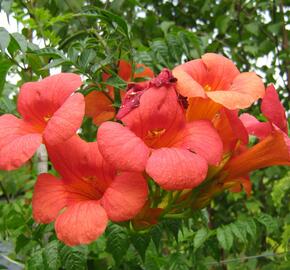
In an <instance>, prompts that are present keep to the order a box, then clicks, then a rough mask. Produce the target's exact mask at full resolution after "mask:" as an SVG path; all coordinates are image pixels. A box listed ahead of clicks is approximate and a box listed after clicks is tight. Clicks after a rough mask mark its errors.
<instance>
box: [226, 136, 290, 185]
mask: <svg viewBox="0 0 290 270" xmlns="http://www.w3.org/2000/svg"><path fill="white" fill-rule="evenodd" d="M284 136H285V133H283V132H280V131H274V132H273V133H272V134H271V135H269V136H267V137H266V138H265V139H263V140H262V141H260V142H259V143H257V144H256V145H255V146H253V147H251V148H249V149H248V150H246V151H244V152H243V153H241V154H240V155H237V156H235V157H233V158H232V159H231V160H230V161H229V162H228V163H227V165H226V167H225V170H226V171H228V176H227V178H228V179H235V178H238V177H242V176H244V175H246V174H248V173H249V172H251V171H253V170H257V169H260V168H265V167H268V166H273V165H290V153H289V149H288V147H287V144H286V141H285V138H284Z"/></svg>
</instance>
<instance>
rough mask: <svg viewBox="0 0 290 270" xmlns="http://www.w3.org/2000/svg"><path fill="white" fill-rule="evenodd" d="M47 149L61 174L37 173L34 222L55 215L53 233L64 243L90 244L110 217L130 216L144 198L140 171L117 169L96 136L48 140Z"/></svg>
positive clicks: (34, 195) (51, 220) (51, 217)
mask: <svg viewBox="0 0 290 270" xmlns="http://www.w3.org/2000/svg"><path fill="white" fill-rule="evenodd" d="M48 153H49V156H50V158H51V161H52V163H53V165H54V167H55V168H56V170H57V171H58V172H59V173H60V175H61V179H59V178H57V177H55V176H53V175H50V174H41V175H40V176H39V177H38V180H37V182H36V185H35V189H34V194H33V200H32V208H33V216H34V219H35V221H36V222H38V223H50V222H53V221H55V230H56V234H57V237H58V238H59V239H60V240H61V241H63V242H64V243H65V244H67V245H70V246H73V245H79V244H88V243H90V242H92V241H94V240H95V239H97V238H98V237H99V236H100V235H101V234H102V233H103V232H104V230H105V228H106V226H107V223H108V220H112V221H125V220H129V219H131V218H133V217H134V216H135V215H136V214H137V213H138V212H139V210H140V209H141V208H142V207H143V205H144V204H145V202H146V200H147V195H148V189H147V183H146V180H145V179H144V178H143V176H142V175H141V174H140V173H134V172H119V173H117V171H116V170H115V169H114V168H113V167H112V166H110V165H109V164H108V163H107V162H105V161H104V159H103V158H102V156H101V155H100V153H99V150H98V145H97V143H96V142H93V143H87V142H85V141H83V140H81V139H80V138H79V137H78V136H77V135H75V136H73V137H72V138H71V139H69V140H68V141H66V142H65V143H64V144H59V145H56V146H48Z"/></svg>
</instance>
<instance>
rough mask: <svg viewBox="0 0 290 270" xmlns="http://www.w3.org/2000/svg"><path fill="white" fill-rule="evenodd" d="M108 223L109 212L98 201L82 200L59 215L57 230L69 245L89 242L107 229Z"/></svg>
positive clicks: (59, 235) (60, 237) (61, 238)
mask: <svg viewBox="0 0 290 270" xmlns="http://www.w3.org/2000/svg"><path fill="white" fill-rule="evenodd" d="M107 223H108V217H107V214H106V212H105V210H104V208H103V207H102V206H101V205H100V203H99V202H98V201H94V200H91V201H90V200H88V201H80V202H78V203H75V204H73V205H70V206H69V207H67V208H66V209H65V211H64V212H63V213H62V214H60V215H59V216H58V217H57V219H56V222H55V231H56V234H57V237H58V239H60V240H61V241H63V242H64V243H65V244H66V245H68V246H75V245H81V244H89V243H91V242H92V241H94V240H96V239H97V238H98V237H99V236H100V235H101V234H102V233H103V232H104V231H105V229H106V226H107Z"/></svg>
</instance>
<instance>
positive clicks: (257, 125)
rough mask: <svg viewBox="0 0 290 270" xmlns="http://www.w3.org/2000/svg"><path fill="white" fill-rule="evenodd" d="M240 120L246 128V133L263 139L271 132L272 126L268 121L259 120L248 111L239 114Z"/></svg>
mask: <svg viewBox="0 0 290 270" xmlns="http://www.w3.org/2000/svg"><path fill="white" fill-rule="evenodd" d="M240 120H241V121H242V122H243V125H244V126H245V128H246V129H247V132H248V134H249V135H253V136H256V137H257V138H259V139H264V138H265V137H267V136H268V135H269V134H270V133H271V132H272V126H271V124H270V123H269V122H260V121H258V120H257V119H256V118H255V117H254V116H252V115H250V114H248V113H243V114H241V115H240Z"/></svg>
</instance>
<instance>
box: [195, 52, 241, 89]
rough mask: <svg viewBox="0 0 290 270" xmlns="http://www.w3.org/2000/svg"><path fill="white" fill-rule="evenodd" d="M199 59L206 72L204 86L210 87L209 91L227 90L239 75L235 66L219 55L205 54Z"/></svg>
mask: <svg viewBox="0 0 290 270" xmlns="http://www.w3.org/2000/svg"><path fill="white" fill-rule="evenodd" d="M201 59H202V61H203V63H204V64H205V66H206V71H207V76H206V80H205V82H204V84H206V85H208V86H210V88H211V90H227V89H228V88H229V87H230V85H231V83H232V82H233V80H234V79H235V77H236V76H238V75H239V74H240V72H239V70H238V69H237V68H236V66H235V64H234V63H233V62H232V61H231V60H230V59H228V58H226V57H224V56H222V55H220V54H216V53H206V54H204V55H203V56H202V57H201Z"/></svg>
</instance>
